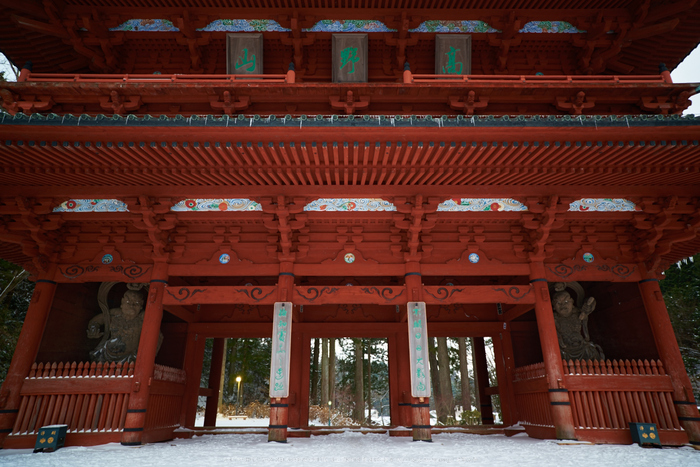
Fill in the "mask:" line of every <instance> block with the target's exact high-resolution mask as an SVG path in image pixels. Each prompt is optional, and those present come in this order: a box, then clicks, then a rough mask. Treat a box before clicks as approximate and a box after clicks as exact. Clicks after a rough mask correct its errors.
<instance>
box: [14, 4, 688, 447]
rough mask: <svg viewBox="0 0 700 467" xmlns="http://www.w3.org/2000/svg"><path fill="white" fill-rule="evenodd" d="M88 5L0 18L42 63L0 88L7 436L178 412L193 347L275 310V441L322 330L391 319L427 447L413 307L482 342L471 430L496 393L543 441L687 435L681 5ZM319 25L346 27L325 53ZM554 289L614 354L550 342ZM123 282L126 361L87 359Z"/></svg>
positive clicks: (677, 439)
mask: <svg viewBox="0 0 700 467" xmlns="http://www.w3.org/2000/svg"><path fill="white" fill-rule="evenodd" d="M103 3H104V4H103V5H102V6H99V7H95V6H93V5H91V4H89V2H87V1H85V2H84V1H81V0H75V1H72V2H65V3H61V4H58V3H53V2H44V3H43V4H42V5H41V6H40V5H38V4H36V5H35V4H33V3H32V2H30V3H27V4H26V5H29V6H16V5H9V6H5V5H6V3H3V7H2V8H3V13H5V14H2V15H0V24H1V25H2V26H3V27H2V28H0V49H2V50H3V51H4V52H5V53H6V54H7V55H8V56H9V57H10V58H11V59H12V60H13V61H14V62H16V63H23V62H24V61H25V60H33V62H34V65H33V67H32V66H29V65H27V66H26V67H25V68H24V69H23V70H22V74H21V76H20V79H19V82H17V83H0V97H1V98H2V103H1V105H2V107H3V109H4V111H5V113H4V114H3V115H2V121H1V122H0V135H1V136H2V137H1V138H0V184H1V185H2V189H1V190H0V256H2V257H3V258H4V259H7V260H9V261H13V262H15V263H17V264H22V265H24V267H25V268H27V269H29V270H30V271H31V272H32V273H33V277H34V279H35V280H36V289H35V290H36V291H35V294H34V297H33V299H32V302H31V304H30V308H29V311H28V314H27V318H26V321H25V325H24V327H23V330H22V334H21V336H20V341H19V344H18V346H17V350H16V352H15V355H14V358H13V361H12V364H11V367H10V371H9V373H8V376H7V378H6V380H5V382H4V383H3V386H2V389H1V390H0V433H1V436H2V440H3V441H2V442H3V443H4V444H3V446H4V447H23V446H31V445H33V443H34V439H35V434H36V430H37V429H38V428H39V427H41V426H43V425H46V424H54V423H65V424H68V425H69V435H68V437H67V439H66V441H67V443H69V444H99V443H105V442H110V441H121V442H122V443H125V444H140V443H144V442H150V441H158V440H165V439H169V438H172V437H173V436H174V435H173V432H174V430H175V429H177V428H178V427H185V428H191V427H192V426H193V424H194V418H195V411H196V401H197V397H198V396H199V395H204V396H207V397H208V398H209V399H210V400H214V399H216V390H213V389H209V388H200V387H199V386H200V382H199V379H200V375H201V370H202V368H201V367H202V359H203V352H204V340H205V338H215V339H221V338H225V337H270V336H271V335H272V319H273V316H272V315H273V306H274V304H275V303H278V302H292V303H293V310H292V316H293V322H294V326H293V332H292V334H291V338H292V343H291V355H292V362H291V366H290V368H289V390H290V392H289V397H286V398H281V399H280V400H276V399H275V400H273V401H272V404H273V409H272V410H273V421H272V422H271V425H273V426H271V429H270V439H272V440H284V439H286V427H293V428H296V427H304V426H306V425H307V424H308V392H309V387H308V386H309V365H308V362H309V360H310V358H309V351H310V350H309V345H308V344H309V340H310V339H311V338H313V337H340V336H343V337H353V336H357V337H359V336H362V337H384V338H387V340H388V346H389V360H390V361H389V365H390V400H391V417H392V424H393V425H396V426H407V427H413V428H414V430H413V431H414V439H429V437H430V430H429V429H427V428H426V424H427V423H428V420H429V419H428V418H427V406H426V405H427V401H425V400H422V401H421V400H420V399H418V398H416V397H413V396H412V393H411V376H410V361H409V353H408V350H409V348H408V345H409V342H408V333H407V330H408V326H409V322H408V321H409V320H408V310H407V307H406V304H407V303H408V302H424V303H425V304H426V306H427V323H428V324H427V326H428V327H427V329H428V334H429V335H430V336H431V337H435V336H437V337H440V336H448V337H477V338H480V337H491V338H492V339H493V343H494V351H495V356H496V367H497V368H496V369H497V376H498V386H497V387H492V388H487V387H482V391H480V392H481V394H482V400H481V401H480V403H481V404H482V409H483V410H482V412H483V418H484V422H485V423H488V422H489V421H490V420H489V414H490V410H491V409H490V401H489V397H490V395H491V394H499V395H500V400H501V404H502V411H503V424H504V425H507V426H509V425H514V424H516V423H520V424H521V425H522V426H524V427H525V429H526V431H527V432H528V433H529V434H530V435H531V436H536V437H545V438H555V437H556V438H563V439H580V440H591V441H596V442H615V443H625V442H631V438H630V435H629V429H628V423H629V422H649V423H656V424H657V426H658V427H659V433H660V438H661V441H662V442H663V443H664V444H684V443H687V442H691V443H696V444H697V443H700V415H699V414H698V411H697V406H696V401H695V399H694V397H693V393H692V389H691V386H690V381H689V379H688V376H687V374H686V373H685V369H684V367H683V363H682V360H681V357H680V353H679V350H678V346H677V344H676V341H675V338H674V335H673V330H672V328H671V325H670V321H669V319H668V314H667V311H666V308H665V305H664V302H663V298H662V296H661V293H660V290H659V286H658V279H660V278H661V277H662V271H663V270H664V269H665V268H666V267H668V266H669V265H671V264H673V263H674V262H677V261H679V260H680V259H682V258H685V257H687V256H689V255H692V254H694V253H696V252H698V251H700V239H698V228H699V227H700V202H699V201H698V200H699V199H700V191H699V190H698V186H700V183H699V182H700V175H699V174H700V164H698V156H699V155H700V150H699V149H698V145H699V143H698V140H699V139H700V120H698V119H695V118H692V117H690V118H681V117H680V116H679V114H680V112H681V111H682V110H683V109H685V108H686V107H687V106H688V105H689V101H688V98H689V97H690V96H691V95H692V94H693V93H695V92H696V91H695V89H696V85H683V84H673V83H672V82H671V81H670V78H669V76H668V73H667V71H663V69H662V70H661V72H659V70H658V69H657V65H658V63H659V62H661V61H665V62H666V64H667V65H668V66H669V67H673V66H675V65H676V64H677V63H678V62H679V61H680V60H681V59H682V58H683V57H684V55H685V54H687V53H688V51H689V50H691V49H692V47H694V46H695V45H696V41H697V35H696V31H697V27H698V25H700V7H697V6H695V2H686V1H673V2H671V1H667V2H653V6H652V5H651V2H642V3H643V4H642V5H641V6H640V5H638V3H639V2H632V1H626V0H620V1H617V2H610V6H609V7H606V8H605V9H602V10H601V9H600V8H599V7H598V6H596V2H589V1H586V0H580V1H576V2H553V3H556V5H555V6H550V7H548V8H546V9H544V8H540V7H539V3H540V2H531V3H532V5H531V6H529V7H527V8H523V9H513V8H514V7H513V5H511V3H513V2H508V1H494V2H478V1H473V2H472V1H464V2H453V3H449V4H444V5H443V4H441V3H439V2H427V3H425V4H424V5H423V4H421V5H419V4H418V3H416V2H405V3H406V5H402V6H396V5H395V4H394V3H391V2H389V3H386V2H382V1H379V2H376V4H375V3H372V5H370V4H365V3H364V2H360V3H361V4H360V5H354V4H353V5H350V4H346V3H345V2H341V4H340V6H339V7H332V6H331V5H330V4H327V3H326V2H321V3H320V4H319V5H317V6H314V7H307V6H304V7H297V6H295V5H294V4H293V3H294V2H287V1H286V0H279V1H278V2H274V3H275V7H274V8H268V7H267V4H266V3H259V2H258V3H255V2H253V3H254V4H255V6H254V7H251V6H250V5H248V4H246V5H236V8H221V7H219V6H218V5H214V4H213V3H212V5H209V2H206V1H204V2H190V1H189V0H172V1H171V2H169V5H171V6H170V7H168V8H153V7H152V2H149V1H147V0H143V1H139V2H134V4H135V5H136V4H137V5H136V6H130V7H125V6H122V5H121V3H118V2H115V3H114V4H112V3H111V2H103ZM234 3H235V2H234ZM390 3H391V4H390ZM203 5H204V6H203ZM241 18H245V19H241ZM448 18H449V21H448V20H447V19H448ZM253 20H256V21H253ZM350 20H352V21H350ZM256 28H257V29H256ZM251 30H253V31H258V32H260V33H261V34H262V36H261V37H257V36H256V37H252V36H251V37H249V38H248V39H246V40H250V41H251V42H250V44H252V45H249V46H246V47H249V48H250V50H251V51H256V52H255V53H257V54H259V55H257V56H259V57H261V58H260V60H262V55H263V52H264V60H262V61H263V65H262V70H261V71H256V72H255V74H249V75H247V76H241V75H238V74H225V73H226V71H227V54H230V53H234V54H235V52H236V51H235V46H233V45H231V44H232V43H233V42H229V46H228V47H229V49H230V50H228V49H227V45H226V44H227V41H229V39H228V38H227V37H228V35H232V36H235V35H236V34H240V33H241V32H242V31H243V32H245V31H247V32H250V31H251ZM339 32H343V33H348V34H355V33H356V36H355V37H351V38H349V39H348V38H336V37H334V36H333V35H334V34H336V33H339ZM443 33H450V34H446V35H447V36H452V35H456V36H458V39H457V40H460V41H462V42H459V43H460V44H463V45H460V46H459V47H469V57H470V59H469V60H470V61H469V62H465V63H466V65H465V63H462V62H459V63H461V65H464V66H467V67H468V68H464V67H463V66H456V62H455V60H456V58H455V57H456V55H450V54H452V53H453V52H454V53H456V51H457V49H458V47H457V46H452V48H451V49H449V48H447V49H445V50H447V52H445V51H444V50H442V49H440V50H438V48H439V47H438V48H436V41H438V39H439V40H440V41H442V40H443V39H444V40H450V38H449V37H447V38H446V37H444V36H442V34H443ZM363 35H365V36H366V37H364V39H363ZM438 36H440V37H438ZM467 36H469V39H468V40H467V39H466V37H467ZM57 39H58V40H57ZM336 39H338V40H339V41H340V40H341V39H342V40H355V39H357V40H358V42H357V44H358V45H357V46H356V47H355V46H349V47H348V48H346V49H344V50H345V53H344V54H340V53H339V54H338V56H337V57H335V56H333V55H332V54H333V52H332V51H333V50H335V49H334V48H333V47H334V46H333V44H334V41H335V40H336ZM363 40H364V42H362V41H363ZM255 41H259V42H255ZM256 44H258V45H256ZM260 44H262V45H260ZM257 46H260V47H262V49H254V47H257ZM364 46H366V47H367V51H366V52H365V51H364V50H363V49H362V47H364ZM453 49H454V50H453ZM227 50H228V52H226V51H227ZM231 50H233V52H231ZM245 50H246V52H245V54H244V55H241V56H240V57H243V58H244V60H241V61H238V60H236V57H233V60H229V64H228V65H229V71H234V70H237V69H238V68H236V67H237V66H238V67H239V68H240V67H244V68H249V67H253V61H252V60H253V59H252V57H253V52H249V50H248V48H246V49H245ZM436 50H438V51H436ZM460 50H461V49H460ZM249 54H250V55H249ZM363 54H364V55H363ZM443 55H445V56H446V57H447V58H446V59H449V60H451V61H449V60H448V62H447V64H446V65H443V67H442V68H440V67H439V66H438V65H439V63H437V62H439V59H440V57H442V56H443ZM240 57H238V58H240ZM338 60H341V61H340V62H338ZM465 60H466V59H465ZM256 63H257V62H256ZM290 63H291V65H290ZM436 63H437V64H436ZM355 65H356V66H357V67H358V70H359V69H361V68H360V67H362V66H365V67H366V72H367V79H366V80H365V81H352V79H353V78H352V77H350V78H348V77H347V75H348V74H352V72H354V70H355V68H354V66H355ZM231 67H232V68H233V70H231ZM333 67H338V68H339V69H341V71H343V70H342V69H344V72H345V74H346V76H345V78H337V77H336V74H337V73H336V74H334V73H333V71H332V69H333ZM250 69H251V70H252V69H253V68H250ZM436 72H438V73H439V74H435V73H436ZM334 79H336V82H333V80H334ZM338 79H347V80H346V81H345V82H337V80H338ZM105 283H109V284H111V285H110V289H109V290H112V292H110V293H106V292H105V293H104V296H102V295H101V292H100V290H103V289H102V286H101V284H105ZM112 283H114V284H112ZM555 283H564V284H566V286H567V287H568V289H567V290H569V291H570V294H573V297H570V299H573V300H574V301H577V302H578V306H579V307H582V306H583V305H582V304H583V301H584V298H587V297H595V299H596V302H597V303H596V308H595V311H594V312H593V314H592V315H591V318H590V322H589V324H588V325H589V329H590V340H591V341H592V342H594V343H595V344H598V345H600V346H601V347H602V348H603V350H604V351H605V356H606V357H607V359H606V360H603V361H587V360H586V359H576V360H574V359H571V360H570V361H569V360H566V361H563V360H562V355H561V353H560V350H561V349H560V343H559V338H558V335H557V328H556V325H555V317H554V311H553V308H552V298H553V295H554V291H555V288H554V287H555V285H554V284H555ZM126 284H130V285H132V286H134V285H135V284H145V285H146V288H147V290H148V293H147V298H146V300H145V312H144V315H143V316H144V320H143V327H142V331H141V334H140V338H139V343H138V358H137V359H136V361H135V362H134V363H132V364H104V365H103V364H90V363H88V355H89V353H90V351H91V350H92V349H93V348H94V346H95V343H96V341H95V340H91V339H89V338H87V337H86V335H85V330H86V329H87V328H88V326H89V323H90V322H91V319H93V317H94V316H95V315H96V314H97V313H98V312H99V311H98V310H99V306H102V305H104V306H105V307H106V308H105V309H109V308H110V307H117V306H118V304H119V299H120V297H121V294H124V293H125V291H126V290H127V285H126ZM100 300H102V301H100ZM98 303H100V305H99V306H98ZM122 306H124V305H122ZM161 333H162V336H163V338H162V344H161V343H160V341H161V339H160V334H161ZM218 342H219V344H218V345H217V347H216V348H218V349H221V348H223V347H221V345H220V342H221V341H220V340H218ZM476 342H477V343H478V342H483V341H480V340H479V339H476ZM159 347H160V348H159ZM476 347H477V349H476V350H477V353H478V352H480V351H481V350H482V348H483V346H482V347H480V346H479V345H477V346H476ZM220 351H221V350H219V351H218V352H220ZM479 361H481V360H479ZM477 366H478V368H477V371H478V372H483V365H482V364H480V363H479V364H478V365H477ZM479 379H480V381H481V384H483V382H484V381H485V379H486V378H485V377H483V376H482V377H480V378H479ZM211 387H216V385H213V384H212V385H211Z"/></svg>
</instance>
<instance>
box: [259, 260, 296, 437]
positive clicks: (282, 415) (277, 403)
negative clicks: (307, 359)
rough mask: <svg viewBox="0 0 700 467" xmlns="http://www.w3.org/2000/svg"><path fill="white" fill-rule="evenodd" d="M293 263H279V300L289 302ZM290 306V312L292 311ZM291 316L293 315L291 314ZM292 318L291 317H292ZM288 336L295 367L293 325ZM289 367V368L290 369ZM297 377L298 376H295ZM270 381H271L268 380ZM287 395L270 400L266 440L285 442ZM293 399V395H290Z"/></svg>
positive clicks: (291, 288)
mask: <svg viewBox="0 0 700 467" xmlns="http://www.w3.org/2000/svg"><path fill="white" fill-rule="evenodd" d="M293 271H294V263H291V262H283V263H280V276H279V280H278V282H277V300H278V301H280V302H291V301H292V292H293V290H294V272H293ZM293 309H294V308H293V307H292V313H294V311H293ZM292 316H293V315H292ZM292 320H293V318H292ZM289 338H291V339H292V349H290V351H291V354H290V363H289V365H290V367H291V368H296V366H295V359H300V358H301V355H300V353H299V350H301V349H299V350H298V351H297V353H295V352H294V350H295V349H294V347H295V345H294V344H295V342H296V340H295V338H296V336H295V333H294V326H292V332H291V335H289ZM291 368H290V370H291ZM293 373H294V372H291V371H290V375H289V395H290V396H292V395H293V393H292V387H294V386H292V383H293V378H294V374H293ZM297 377H298V376H297ZM270 383H272V382H270ZM289 399H290V398H289V397H277V398H275V399H274V400H271V401H270V427H269V432H268V435H267V440H268V441H277V442H278V443H286V442H287V422H288V419H289ZM292 399H293V397H292Z"/></svg>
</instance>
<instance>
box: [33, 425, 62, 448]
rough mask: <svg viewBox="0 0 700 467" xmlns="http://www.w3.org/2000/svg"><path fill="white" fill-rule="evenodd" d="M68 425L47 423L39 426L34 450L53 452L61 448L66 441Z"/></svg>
mask: <svg viewBox="0 0 700 467" xmlns="http://www.w3.org/2000/svg"><path fill="white" fill-rule="evenodd" d="M67 431H68V425H47V426H42V427H41V428H39V434H38V435H37V437H36V444H35V445H34V452H54V451H55V450H56V449H59V448H62V447H63V444H64V443H65V441H66V432H67Z"/></svg>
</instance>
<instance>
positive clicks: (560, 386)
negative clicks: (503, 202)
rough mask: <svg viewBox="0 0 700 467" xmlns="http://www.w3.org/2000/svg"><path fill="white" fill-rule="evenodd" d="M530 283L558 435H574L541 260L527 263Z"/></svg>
mask: <svg viewBox="0 0 700 467" xmlns="http://www.w3.org/2000/svg"><path fill="white" fill-rule="evenodd" d="M530 284H531V285H532V289H533V290H532V291H533V292H534V293H535V317H536V319H537V330H538V331H539V334H540V345H541V346H542V355H543V357H544V367H545V371H546V372H547V384H548V385H549V404H550V409H551V411H552V420H553V421H554V429H555V431H556V437H557V439H576V431H575V430H574V416H573V414H572V413H571V402H570V400H569V391H568V390H567V389H566V386H565V384H564V367H563V365H562V363H561V360H562V359H561V350H560V349H559V339H558V337H557V328H556V326H555V324H554V311H553V310H552V300H551V298H550V296H549V288H548V285H547V279H545V269H544V263H542V262H539V261H537V262H535V261H533V262H531V263H530Z"/></svg>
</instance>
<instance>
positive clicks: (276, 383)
mask: <svg viewBox="0 0 700 467" xmlns="http://www.w3.org/2000/svg"><path fill="white" fill-rule="evenodd" d="M291 342H292V302H276V303H275V316H274V318H273V321H272V361H271V362H270V397H271V398H272V397H287V396H289V361H290V360H289V357H290V353H291Z"/></svg>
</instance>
